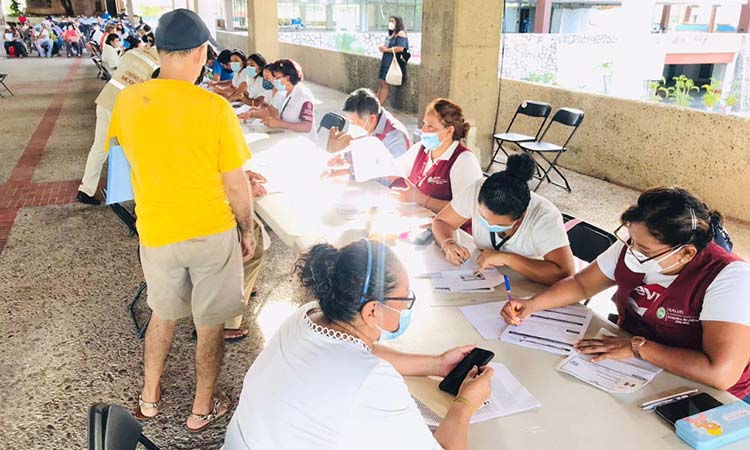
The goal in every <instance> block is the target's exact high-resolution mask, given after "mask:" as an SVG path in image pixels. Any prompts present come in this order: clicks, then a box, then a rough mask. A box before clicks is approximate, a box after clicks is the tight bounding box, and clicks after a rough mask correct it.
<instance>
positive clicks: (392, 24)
mask: <svg viewBox="0 0 750 450" xmlns="http://www.w3.org/2000/svg"><path fill="white" fill-rule="evenodd" d="M388 29H389V30H391V31H393V30H395V29H396V24H395V23H393V22H388Z"/></svg>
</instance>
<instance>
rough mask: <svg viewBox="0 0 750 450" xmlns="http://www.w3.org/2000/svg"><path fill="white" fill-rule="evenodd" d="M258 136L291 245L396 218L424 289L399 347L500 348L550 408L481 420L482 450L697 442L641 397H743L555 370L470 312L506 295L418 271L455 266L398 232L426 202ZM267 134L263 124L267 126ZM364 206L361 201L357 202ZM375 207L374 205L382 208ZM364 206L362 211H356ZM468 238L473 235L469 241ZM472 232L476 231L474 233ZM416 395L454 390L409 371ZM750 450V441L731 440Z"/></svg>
mask: <svg viewBox="0 0 750 450" xmlns="http://www.w3.org/2000/svg"><path fill="white" fill-rule="evenodd" d="M253 133H255V132H250V133H249V134H246V137H248V136H250V138H251V139H254V141H253V142H254V144H251V150H252V151H253V155H254V157H253V159H252V160H251V161H250V162H249V163H248V164H247V165H246V168H252V169H253V170H257V171H259V172H261V173H262V174H264V175H266V177H267V178H269V179H271V178H272V177H285V178H286V182H285V188H284V192H281V193H274V194H269V195H267V196H265V197H263V198H260V199H257V200H256V211H257V212H258V214H259V215H260V216H261V217H262V218H263V220H264V221H266V223H268V224H269V225H270V226H271V228H272V229H273V230H274V232H275V233H276V235H277V236H279V238H280V239H281V240H282V241H283V242H284V243H285V244H286V245H289V246H292V247H296V248H297V249H300V250H301V249H304V248H308V247H309V246H311V245H313V244H315V243H317V242H321V241H327V242H330V243H332V244H334V245H344V244H346V243H348V242H352V241H354V240H356V239H360V238H362V237H365V236H367V235H368V231H369V230H370V229H371V228H372V227H373V222H374V221H379V222H382V223H385V228H386V229H387V228H388V225H389V223H392V224H393V226H392V228H393V230H392V233H393V235H394V236H396V238H395V239H392V241H391V242H389V244H391V247H392V248H393V250H394V251H395V252H396V254H397V255H398V256H399V258H400V259H401V261H402V262H403V263H404V265H405V266H406V267H407V270H408V271H409V274H410V283H411V284H412V286H411V287H412V289H413V290H414V292H415V293H416V294H417V298H418V301H417V302H416V303H415V306H414V308H415V310H414V317H413V320H412V322H411V326H410V328H409V330H408V332H406V333H405V334H404V335H403V336H401V337H400V338H398V339H397V340H395V341H392V342H391V343H390V344H389V345H392V346H393V347H394V348H398V349H399V350H402V351H407V352H418V353H429V354H436V353H441V352H443V351H445V350H448V349H450V348H453V347H455V346H459V345H466V344H474V345H477V346H479V347H482V348H485V349H488V350H491V351H493V352H494V353H495V359H494V360H493V361H494V362H497V363H502V364H504V365H505V366H506V367H508V369H509V370H510V372H511V373H512V374H513V375H514V376H515V377H516V379H518V380H519V381H520V383H521V384H522V385H523V386H524V387H525V388H526V389H527V390H528V391H529V392H530V393H531V394H532V395H533V396H534V397H536V399H537V400H538V401H539V402H540V403H541V405H542V406H541V408H538V409H535V410H533V411H529V412H525V413H520V414H515V415H512V416H506V417H501V418H497V419H492V420H489V421H486V422H482V423H478V424H473V425H471V428H470V432H469V448H470V449H476V450H483V449H487V450H490V449H492V450H500V449H524V450H537V449H538V450H545V449H549V450H567V449H571V450H572V449H589V448H591V449H594V448H605V449H611V450H619V449H623V450H625V449H687V448H689V447H688V446H687V445H686V444H685V443H683V442H682V441H681V440H680V439H679V438H678V437H677V436H676V435H675V433H674V431H673V429H672V427H671V426H670V425H668V424H666V423H665V422H663V421H662V420H660V419H659V418H658V417H657V416H656V415H655V414H654V413H653V412H646V411H642V410H641V409H639V408H638V405H639V404H641V403H643V402H645V401H648V400H651V399H654V398H658V397H661V396H663V395H668V394H670V393H675V392H679V391H681V390H684V389H688V388H694V387H695V388H698V389H700V390H701V391H702V392H707V393H709V394H710V395H712V396H714V397H715V398H716V399H718V400H720V401H721V402H723V403H729V402H732V401H737V399H736V398H735V397H734V396H732V395H730V394H729V393H727V392H724V391H718V390H716V389H713V388H710V387H707V386H704V385H701V384H700V383H696V382H692V381H689V380H686V379H684V378H681V377H677V376H675V375H672V374H670V373H668V372H666V371H665V372H662V373H660V374H659V375H657V376H656V378H655V379H654V380H653V381H652V382H651V383H649V384H648V385H646V386H645V387H644V388H642V389H640V390H639V391H637V392H635V393H632V394H626V395H613V394H609V393H607V392H604V391H601V390H599V389H596V388H594V387H592V386H590V385H588V384H586V383H584V382H581V381H578V380H577V379H574V378H573V377H571V376H569V375H567V374H563V373H560V372H558V371H556V370H555V366H556V365H557V364H558V363H559V362H560V361H561V360H562V359H563V357H561V356H559V355H554V354H550V353H547V352H544V351H540V350H533V349H529V348H526V347H521V346H517V345H513V344H508V343H504V342H501V341H500V340H499V339H492V340H485V339H483V338H482V337H481V336H480V335H479V333H477V332H476V330H475V329H474V328H473V327H472V325H471V324H470V323H469V322H468V321H467V320H466V319H465V318H464V317H463V315H462V314H461V312H460V310H459V308H458V307H459V306H462V305H466V304H472V303H484V302H489V301H499V300H504V298H505V294H504V292H502V293H497V292H495V293H485V294H458V295H457V294H445V293H434V292H432V288H431V284H430V281H429V279H426V278H420V277H418V275H421V274H424V273H428V272H434V271H439V270H447V269H449V268H451V266H450V264H448V263H447V262H446V261H445V260H444V259H443V258H442V257H441V255H440V252H439V250H437V248H436V246H435V245H434V244H429V245H426V246H415V245H413V244H411V243H408V242H407V241H405V240H403V239H399V238H398V237H397V236H398V235H399V234H400V233H404V232H406V231H408V230H418V229H419V226H420V225H422V224H424V223H427V222H429V217H430V216H431V215H432V214H431V213H429V212H427V211H425V210H422V209H421V208H418V207H409V206H398V205H395V204H394V203H393V202H392V201H391V199H390V196H389V195H388V190H387V189H386V188H385V186H383V185H380V184H378V183H376V182H368V183H361V184H359V185H356V186H353V185H352V184H351V183H347V182H340V181H338V182H337V181H331V180H326V181H321V180H320V174H321V173H322V171H323V170H324V169H325V162H326V161H327V159H328V153H326V152H325V150H323V149H322V148H320V147H318V146H317V145H316V144H315V143H313V142H311V141H309V140H308V139H307V138H305V137H302V136H299V135H293V134H289V133H280V134H274V135H266V136H260V138H259V137H258V134H253ZM260 134H261V135H262V130H261V132H260ZM355 204H358V205H359V208H354V207H353V206H352V205H355ZM373 208H374V209H373ZM355 209H359V210H357V211H355ZM467 238H468V236H464V239H467ZM468 239H470V238H468ZM501 271H503V272H506V273H507V274H508V275H510V276H511V278H512V279H513V280H514V283H513V285H514V294H515V295H516V296H518V297H523V296H527V295H532V294H534V293H535V292H538V291H539V290H541V289H543V286H541V285H538V284H536V283H532V282H530V281H528V280H521V279H520V277H519V276H518V275H517V274H515V273H513V272H512V271H509V270H505V269H503V270H501ZM601 328H607V329H609V330H612V331H615V332H618V333H619V334H623V333H622V332H621V331H619V330H618V329H617V327H616V326H614V325H613V324H611V323H609V322H607V321H606V320H603V319H602V318H600V317H598V316H596V315H595V316H594V318H593V320H592V321H591V324H590V326H589V328H588V330H587V333H586V336H588V337H591V336H593V335H595V334H596V333H597V332H598V331H599V329H601ZM406 381H407V385H408V386H409V389H410V391H411V392H412V395H414V396H415V397H417V398H419V399H420V401H422V402H423V403H424V404H425V405H427V406H428V407H431V408H432V409H434V410H435V411H439V410H440V409H441V408H443V409H444V408H447V406H448V405H449V404H450V402H451V400H452V399H451V398H450V397H449V396H448V394H445V393H443V392H441V391H440V390H438V388H437V384H438V383H439V380H437V379H431V378H426V377H408V378H407V380H406ZM723 448H726V449H729V450H739V449H748V448H750V439H744V440H742V441H739V442H735V443H734V444H732V445H730V446H727V447H723Z"/></svg>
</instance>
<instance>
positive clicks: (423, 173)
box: [391, 98, 482, 212]
mask: <svg viewBox="0 0 750 450" xmlns="http://www.w3.org/2000/svg"><path fill="white" fill-rule="evenodd" d="M422 122H423V126H422V141H421V142H417V143H416V144H414V145H412V146H411V148H409V150H408V151H407V152H406V153H404V154H403V155H402V156H401V157H400V158H399V159H398V160H399V163H400V164H401V167H402V169H403V172H404V173H405V174H407V177H406V178H403V179H399V180H398V181H397V182H396V183H394V185H393V189H391V195H392V196H393V197H394V198H395V199H397V200H398V201H400V202H405V203H418V204H420V205H422V206H424V207H425V208H427V209H429V210H431V211H434V212H438V211H440V210H441V209H443V208H444V207H445V205H447V204H448V203H449V202H450V201H451V199H452V198H454V197H455V196H456V195H458V193H460V192H463V191H464V190H465V189H466V188H467V187H469V186H470V185H472V184H474V183H475V182H476V181H477V180H481V179H482V169H481V168H480V167H479V161H478V160H477V157H476V156H474V154H473V153H472V152H471V150H469V149H468V148H467V147H466V146H465V145H464V144H462V143H461V141H463V140H465V139H466V135H467V134H468V133H469V129H470V128H471V125H470V124H469V123H468V122H467V121H466V119H464V114H463V110H462V109H461V107H460V106H458V105H457V104H455V103H453V102H452V101H450V100H446V99H444V98H439V99H436V100H433V101H432V102H431V103H430V104H429V105H427V108H426V110H425V113H424V118H423V119H422Z"/></svg>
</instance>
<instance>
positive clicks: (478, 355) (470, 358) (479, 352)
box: [438, 348, 495, 395]
mask: <svg viewBox="0 0 750 450" xmlns="http://www.w3.org/2000/svg"><path fill="white" fill-rule="evenodd" d="M494 357H495V354H494V353H492V352H491V351H489V350H485V349H483V348H475V349H474V350H472V351H471V352H470V353H469V354H468V355H466V357H465V358H464V359H462V360H461V362H460V363H458V364H457V365H456V367H454V368H453V370H451V372H450V373H449V374H448V376H447V377H445V378H443V381H441V382H440V385H439V386H438V387H439V388H440V390H441V391H443V392H447V393H449V394H453V395H458V388H460V387H461V383H463V382H464V379H466V375H468V374H469V371H470V370H471V369H472V368H473V367H474V366H479V367H484V366H486V365H487V364H489V363H490V361H492V359H493V358H494Z"/></svg>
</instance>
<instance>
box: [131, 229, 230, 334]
mask: <svg viewBox="0 0 750 450" xmlns="http://www.w3.org/2000/svg"><path fill="white" fill-rule="evenodd" d="M140 251H141V266H142V267H143V275H144V277H145V278H146V284H147V285H148V306H149V307H151V309H152V310H153V312H154V314H156V315H157V316H158V317H159V318H160V319H162V320H177V319H181V318H183V317H188V316H190V315H192V316H193V322H195V324H196V325H201V326H211V325H218V324H221V323H223V322H225V321H226V320H228V319H231V318H233V317H236V316H238V315H240V314H242V313H243V311H244V308H245V303H244V302H243V298H244V297H243V292H242V289H243V268H242V249H241V247H240V239H239V234H238V232H237V229H235V228H232V229H231V230H229V231H225V232H223V233H219V234H213V235H210V236H203V237H200V238H196V239H190V240H187V241H182V242H177V243H175V244H169V245H164V246H161V247H144V246H143V245H141V249H140Z"/></svg>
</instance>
